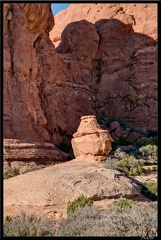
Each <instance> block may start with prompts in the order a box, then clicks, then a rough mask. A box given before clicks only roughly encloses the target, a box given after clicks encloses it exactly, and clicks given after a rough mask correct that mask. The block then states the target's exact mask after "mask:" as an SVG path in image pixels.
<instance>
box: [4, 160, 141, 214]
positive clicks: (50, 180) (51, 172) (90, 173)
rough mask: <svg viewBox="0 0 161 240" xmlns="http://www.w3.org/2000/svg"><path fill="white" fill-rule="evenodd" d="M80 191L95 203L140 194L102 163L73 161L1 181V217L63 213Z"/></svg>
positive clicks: (126, 180) (123, 177) (135, 187)
mask: <svg viewBox="0 0 161 240" xmlns="http://www.w3.org/2000/svg"><path fill="white" fill-rule="evenodd" d="M81 194H83V195H84V196H87V197H93V198H94V201H95V202H99V201H100V202H101V201H103V200H105V199H107V200H108V199H111V198H113V199H116V198H118V197H126V198H135V197H141V194H140V188H139V187H138V186H137V185H136V184H133V183H132V182H131V180H130V179H129V178H127V177H125V176H123V175H122V174H121V173H120V172H118V171H116V170H111V169H106V168H104V166H103V164H91V163H89V162H87V161H79V160H72V161H70V162H65V163H61V164H58V165H54V166H51V167H47V168H44V169H41V170H37V171H34V172H30V173H26V174H22V175H19V176H16V177H12V178H10V179H5V180H4V216H6V215H7V214H8V215H12V213H13V212H16V213H17V214H18V213H19V211H20V210H25V211H26V210H27V211H29V210H30V209H32V210H36V208H37V211H39V214H41V213H40V209H42V208H43V213H44V210H45V209H46V211H48V212H49V211H50V212H54V211H57V212H58V213H60V215H61V211H62V209H63V211H64V214H66V207H67V204H68V203H69V202H71V201H73V200H75V199H76V198H77V197H78V196H80V195H81Z"/></svg>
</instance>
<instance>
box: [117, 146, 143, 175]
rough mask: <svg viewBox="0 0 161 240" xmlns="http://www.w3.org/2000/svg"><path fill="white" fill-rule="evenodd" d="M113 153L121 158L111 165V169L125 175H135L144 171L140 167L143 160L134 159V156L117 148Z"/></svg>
mask: <svg viewBox="0 0 161 240" xmlns="http://www.w3.org/2000/svg"><path fill="white" fill-rule="evenodd" d="M114 155H115V156H117V157H119V158H121V160H119V161H118V162H117V163H115V164H114V165H113V169H115V170H118V171H120V172H123V173H125V174H126V176H137V175H140V174H142V173H143V172H144V169H143V168H142V166H143V165H144V160H142V159H136V158H135V157H134V156H132V155H131V156H130V155H128V154H127V153H125V152H123V151H121V149H119V148H118V149H117V150H116V151H115V153H114Z"/></svg>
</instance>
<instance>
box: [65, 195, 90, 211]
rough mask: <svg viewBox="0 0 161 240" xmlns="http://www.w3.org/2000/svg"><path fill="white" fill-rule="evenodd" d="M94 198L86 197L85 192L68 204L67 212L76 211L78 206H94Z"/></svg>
mask: <svg viewBox="0 0 161 240" xmlns="http://www.w3.org/2000/svg"><path fill="white" fill-rule="evenodd" d="M92 204H93V199H92V198H88V197H85V196H84V195H83V194H82V195H81V196H79V197H78V198H77V199H75V200H74V201H73V202H71V203H70V204H68V206H67V214H70V213H71V212H74V211H75V210H77V209H78V208H83V207H85V206H86V205H88V206H92Z"/></svg>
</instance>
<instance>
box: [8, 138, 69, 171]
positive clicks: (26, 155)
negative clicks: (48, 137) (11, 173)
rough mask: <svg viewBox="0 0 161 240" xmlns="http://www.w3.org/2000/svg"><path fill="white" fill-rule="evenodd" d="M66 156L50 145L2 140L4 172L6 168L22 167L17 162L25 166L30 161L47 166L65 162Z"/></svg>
mask: <svg viewBox="0 0 161 240" xmlns="http://www.w3.org/2000/svg"><path fill="white" fill-rule="evenodd" d="M67 156H68V154H65V153H64V152H62V151H60V150H59V149H58V148H57V147H56V146H54V145H53V144H52V143H45V142H44V143H39V142H30V143H26V141H22V140H21V141H20V140H16V139H4V170H5V169H7V167H8V166H11V167H12V166H19V167H20V165H24V164H22V163H21V162H19V160H21V161H22V162H24V163H25V164H27V165H30V164H31V159H32V161H34V162H36V163H37V164H44V165H46V164H48V163H51V162H53V161H55V162H59V161H63V160H64V161H65V160H66V158H67Z"/></svg>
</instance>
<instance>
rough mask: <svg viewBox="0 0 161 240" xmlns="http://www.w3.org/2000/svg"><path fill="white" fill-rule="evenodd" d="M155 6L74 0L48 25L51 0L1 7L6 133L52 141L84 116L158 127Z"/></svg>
mask: <svg viewBox="0 0 161 240" xmlns="http://www.w3.org/2000/svg"><path fill="white" fill-rule="evenodd" d="M156 8H157V4H79V7H77V4H72V5H71V6H70V7H69V8H68V9H67V10H65V11H62V12H61V13H60V14H58V15H57V16H56V17H55V27H54V28H53V30H52V27H53V26H54V18H53V16H52V13H51V9H50V4H40V3H33V4H27V3H21V4H17V3H12V4H4V15H3V16H4V36H3V37H4V138H6V139H18V140H20V141H25V142H26V143H30V142H34V141H35V142H39V143H40V144H42V143H44V142H46V143H52V144H58V143H60V142H61V139H62V136H63V135H67V136H72V134H73V133H74V132H75V131H76V129H77V127H78V125H79V119H80V117H81V116H84V115H90V114H95V115H96V116H97V119H104V120H106V119H107V118H110V117H117V118H120V119H123V120H125V121H127V122H128V123H129V124H130V125H132V126H134V127H136V128H139V129H141V130H143V131H151V130H152V131H156V130H157V45H156V44H157V42H156V41H157V31H156V29H157V19H156V15H157V9H156ZM71 10H72V11H71ZM73 10H74V11H73ZM71 12H72V13H71ZM63 14H64V15H63ZM71 14H73V15H72V17H71ZM60 18H61V21H60V20H59V19H60ZM62 19H63V20H62ZM67 19H68V20H67ZM58 22H59V25H58ZM71 22H73V23H71ZM68 23H69V24H68ZM63 24H64V25H63ZM56 29H59V30H60V31H61V32H62V39H61V43H60V44H59V46H58V47H57V48H56V49H55V46H54V45H53V43H52V41H51V40H50V38H49V32H50V31H51V30H52V31H54V34H55V37H57V30H56ZM51 39H52V38H51ZM57 39H58V37H57ZM54 41H55V40H54Z"/></svg>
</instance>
